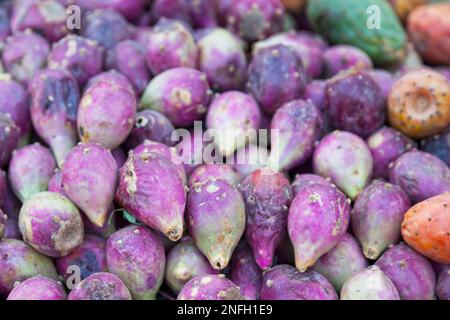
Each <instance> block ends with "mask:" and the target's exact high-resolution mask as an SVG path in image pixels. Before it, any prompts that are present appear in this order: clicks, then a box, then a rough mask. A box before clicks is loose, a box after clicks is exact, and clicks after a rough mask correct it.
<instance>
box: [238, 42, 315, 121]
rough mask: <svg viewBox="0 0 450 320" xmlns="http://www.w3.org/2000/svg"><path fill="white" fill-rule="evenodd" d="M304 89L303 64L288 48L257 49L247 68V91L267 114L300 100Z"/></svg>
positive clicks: (277, 46) (291, 49)
mask: <svg viewBox="0 0 450 320" xmlns="http://www.w3.org/2000/svg"><path fill="white" fill-rule="evenodd" d="M305 87H306V74H305V71H304V68H303V63H302V61H301V59H300V58H299V57H298V56H297V53H296V52H295V50H294V49H293V48H292V47H290V46H286V45H283V44H280V45H275V46H271V47H268V48H264V49H261V50H259V51H258V52H257V53H256V55H255V56H254V57H253V60H252V62H251V63H250V66H249V68H248V82H247V89H248V91H249V92H250V93H251V94H252V95H253V96H254V97H255V99H256V101H257V102H258V103H259V105H260V106H261V108H262V110H264V112H266V113H267V114H273V113H274V112H275V111H276V110H277V109H278V108H280V107H281V106H282V105H283V104H285V103H287V102H289V101H292V100H295V99H298V98H300V96H301V94H302V92H303V90H304V89H305Z"/></svg>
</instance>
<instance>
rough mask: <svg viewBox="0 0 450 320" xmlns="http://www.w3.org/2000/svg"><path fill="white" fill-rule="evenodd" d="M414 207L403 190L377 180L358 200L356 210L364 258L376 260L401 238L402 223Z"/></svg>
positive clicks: (354, 221) (356, 230) (354, 215)
mask: <svg viewBox="0 0 450 320" xmlns="http://www.w3.org/2000/svg"><path fill="white" fill-rule="evenodd" d="M410 206H411V204H410V201H409V199H408V196H407V195H406V193H405V192H404V191H403V190H402V189H401V188H400V187H399V186H396V185H393V184H390V183H387V182H384V181H383V180H374V181H373V182H372V183H371V184H370V185H369V186H367V187H366V188H365V189H364V190H363V192H361V193H360V194H359V195H358V197H357V198H356V201H355V204H354V207H353V211H352V218H351V219H352V230H353V233H354V235H355V237H356V239H358V241H359V243H360V244H361V247H362V248H363V252H364V255H365V256H366V257H367V258H369V259H371V260H376V259H377V258H378V257H379V256H380V255H381V253H382V252H383V251H384V250H385V249H387V248H388V247H389V246H390V245H392V244H395V243H397V242H398V241H399V240H400V236H401V232H400V229H401V224H402V221H403V217H404V215H405V212H406V211H407V210H408V209H409V208H410Z"/></svg>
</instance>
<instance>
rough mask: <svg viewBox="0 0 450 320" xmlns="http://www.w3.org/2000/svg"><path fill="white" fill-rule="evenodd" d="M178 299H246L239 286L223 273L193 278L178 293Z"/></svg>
mask: <svg viewBox="0 0 450 320" xmlns="http://www.w3.org/2000/svg"><path fill="white" fill-rule="evenodd" d="M178 300H244V297H243V296H242V295H241V292H240V290H239V287H238V286H237V285H236V284H234V283H233V282H232V281H231V280H228V279H227V278H225V276H224V275H223V274H219V275H202V276H197V277H195V278H192V279H191V280H190V281H189V282H188V283H186V284H185V286H184V287H183V289H181V291H180V294H179V295H178Z"/></svg>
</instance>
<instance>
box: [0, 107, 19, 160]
mask: <svg viewBox="0 0 450 320" xmlns="http://www.w3.org/2000/svg"><path fill="white" fill-rule="evenodd" d="M19 138H20V129H19V128H18V127H17V125H16V124H15V123H14V121H12V120H11V116H10V115H9V114H7V113H4V112H1V113H0V167H4V166H5V165H6V164H8V161H9V159H10V158H11V154H12V153H13V152H14V149H15V148H16V147H17V144H18V142H19Z"/></svg>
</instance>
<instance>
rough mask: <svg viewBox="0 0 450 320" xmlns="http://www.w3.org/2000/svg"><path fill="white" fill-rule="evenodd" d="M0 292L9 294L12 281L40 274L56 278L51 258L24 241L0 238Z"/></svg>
mask: <svg viewBox="0 0 450 320" xmlns="http://www.w3.org/2000/svg"><path fill="white" fill-rule="evenodd" d="M0 257H1V258H0V271H1V272H0V292H1V293H2V294H5V295H7V294H9V292H10V291H11V290H12V289H13V287H14V283H16V282H17V281H23V280H26V279H28V278H31V277H33V276H37V275H41V276H45V277H48V278H51V279H54V280H57V279H58V275H57V274H56V270H55V266H54V265H53V262H52V260H50V259H49V258H47V257H46V256H44V255H41V254H40V253H38V252H37V251H36V250H34V249H33V248H32V247H30V246H29V245H27V244H26V243H25V242H23V241H20V240H15V239H3V240H0Z"/></svg>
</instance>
